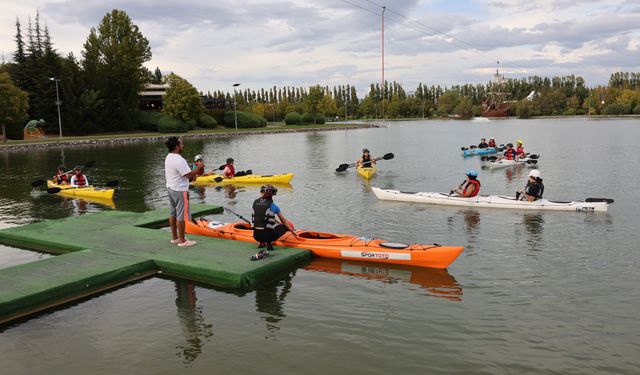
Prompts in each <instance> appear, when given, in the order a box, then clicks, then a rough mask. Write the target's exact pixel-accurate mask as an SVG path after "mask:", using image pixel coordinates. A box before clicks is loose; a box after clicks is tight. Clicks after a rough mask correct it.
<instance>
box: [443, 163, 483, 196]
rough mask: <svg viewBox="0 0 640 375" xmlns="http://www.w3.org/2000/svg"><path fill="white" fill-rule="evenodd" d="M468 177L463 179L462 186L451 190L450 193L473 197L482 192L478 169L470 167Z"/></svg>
mask: <svg viewBox="0 0 640 375" xmlns="http://www.w3.org/2000/svg"><path fill="white" fill-rule="evenodd" d="M465 174H466V175H467V179H466V180H464V181H462V183H461V184H460V186H458V187H457V188H455V189H454V190H451V193H450V194H453V193H455V194H458V196H460V197H464V198H471V197H475V196H476V195H478V193H479V192H480V180H478V171H476V170H475V169H469V170H468V171H467V173H465Z"/></svg>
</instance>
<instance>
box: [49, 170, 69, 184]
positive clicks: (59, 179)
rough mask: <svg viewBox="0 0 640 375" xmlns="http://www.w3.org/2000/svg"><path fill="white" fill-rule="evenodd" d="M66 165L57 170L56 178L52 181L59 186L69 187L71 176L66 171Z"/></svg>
mask: <svg viewBox="0 0 640 375" xmlns="http://www.w3.org/2000/svg"><path fill="white" fill-rule="evenodd" d="M65 169H66V168H65V167H64V165H61V166H59V167H58V169H57V170H56V171H57V172H56V174H55V176H53V178H52V180H53V182H55V183H56V184H58V185H69V174H68V173H67V172H66V171H65Z"/></svg>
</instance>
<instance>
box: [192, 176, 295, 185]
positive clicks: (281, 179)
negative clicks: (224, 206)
mask: <svg viewBox="0 0 640 375" xmlns="http://www.w3.org/2000/svg"><path fill="white" fill-rule="evenodd" d="M217 177H222V178H223V180H222V181H220V182H216V181H215V179H216V178H217ZM292 178H293V173H284V174H274V175H264V176H262V175H259V174H250V175H246V176H239V177H230V178H224V177H223V176H222V175H219V174H212V175H209V176H200V177H198V178H196V180H195V181H194V182H195V183H197V184H241V183H249V184H251V183H253V184H261V183H277V184H288V183H289V181H291V179H292Z"/></svg>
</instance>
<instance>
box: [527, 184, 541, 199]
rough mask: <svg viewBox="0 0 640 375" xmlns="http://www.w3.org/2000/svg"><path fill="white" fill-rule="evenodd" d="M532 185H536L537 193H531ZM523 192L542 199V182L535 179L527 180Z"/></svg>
mask: <svg viewBox="0 0 640 375" xmlns="http://www.w3.org/2000/svg"><path fill="white" fill-rule="evenodd" d="M534 185H538V193H537V194H531V187H532V186H534ZM524 192H525V193H527V195H529V196H532V197H535V198H536V200H538V199H542V194H543V193H544V185H543V184H542V180H540V181H536V182H533V183H532V182H527V186H526V187H525V189H524Z"/></svg>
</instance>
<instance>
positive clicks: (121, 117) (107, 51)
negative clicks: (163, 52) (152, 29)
mask: <svg viewBox="0 0 640 375" xmlns="http://www.w3.org/2000/svg"><path fill="white" fill-rule="evenodd" d="M82 56H83V57H84V60H83V62H82V65H83V68H84V69H85V73H86V74H87V76H88V77H91V80H90V81H89V82H90V83H91V84H90V87H89V88H90V89H93V90H95V91H97V92H99V93H100V96H101V97H102V99H104V107H105V108H104V109H105V111H104V113H103V116H102V118H103V121H102V127H103V128H104V129H106V130H128V129H131V128H133V126H134V125H135V118H136V117H135V116H136V109H137V106H138V92H139V91H140V90H141V89H142V88H143V85H144V83H146V82H147V79H148V77H147V75H146V74H145V69H144V67H143V66H142V64H143V63H145V62H146V61H149V60H150V59H151V49H150V48H149V41H148V40H147V38H145V37H144V35H142V33H141V32H140V29H139V28H138V26H136V25H135V24H134V23H133V22H132V21H131V18H129V16H128V15H127V13H126V12H124V11H122V10H116V9H114V10H113V11H111V13H108V14H106V15H105V16H104V17H103V18H102V21H101V22H100V25H98V27H97V28H92V29H91V31H90V33H89V36H88V37H87V40H86V42H85V43H84V50H83V51H82Z"/></svg>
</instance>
